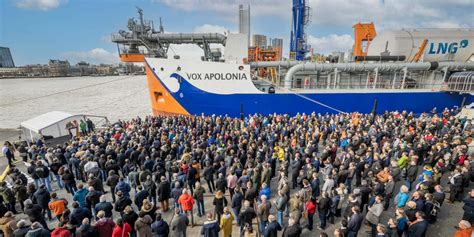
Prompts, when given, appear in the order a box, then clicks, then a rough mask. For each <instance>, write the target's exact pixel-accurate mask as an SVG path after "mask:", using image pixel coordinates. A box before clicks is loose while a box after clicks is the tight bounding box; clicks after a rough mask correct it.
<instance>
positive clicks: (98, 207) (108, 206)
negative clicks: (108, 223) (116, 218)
mask: <svg viewBox="0 0 474 237" xmlns="http://www.w3.org/2000/svg"><path fill="white" fill-rule="evenodd" d="M99 200H100V202H99V203H97V204H95V207H94V210H95V213H98V212H99V211H104V213H105V217H110V218H113V216H112V215H113V213H112V210H113V209H114V207H113V206H112V203H110V202H107V197H106V196H105V195H102V196H100V199H99Z"/></svg>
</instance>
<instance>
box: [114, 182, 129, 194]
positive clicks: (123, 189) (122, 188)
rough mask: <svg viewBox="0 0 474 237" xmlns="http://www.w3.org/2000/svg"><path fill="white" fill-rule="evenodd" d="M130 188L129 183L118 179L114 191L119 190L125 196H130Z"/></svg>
mask: <svg viewBox="0 0 474 237" xmlns="http://www.w3.org/2000/svg"><path fill="white" fill-rule="evenodd" d="M130 190H131V188H130V185H129V184H128V183H125V182H124V181H119V182H118V184H117V186H115V192H118V191H121V192H122V193H123V195H125V196H127V197H130Z"/></svg>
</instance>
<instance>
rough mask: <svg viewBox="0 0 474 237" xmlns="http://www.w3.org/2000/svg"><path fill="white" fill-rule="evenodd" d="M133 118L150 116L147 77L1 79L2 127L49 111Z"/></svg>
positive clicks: (13, 125) (114, 118) (14, 125)
mask: <svg viewBox="0 0 474 237" xmlns="http://www.w3.org/2000/svg"><path fill="white" fill-rule="evenodd" d="M54 110H57V111H64V112H69V113H73V114H74V113H81V114H90V115H101V116H107V117H108V118H109V120H111V121H115V120H118V119H130V118H133V117H136V116H145V115H148V114H150V113H151V107H150V99H149V96H148V88H147V84H146V77H145V76H144V75H143V76H113V77H65V78H32V79H2V80H0V111H1V113H0V128H17V127H18V126H19V125H20V123H21V122H22V121H25V120H28V119H30V118H33V117H35V116H37V115H40V114H43V113H46V112H50V111H54Z"/></svg>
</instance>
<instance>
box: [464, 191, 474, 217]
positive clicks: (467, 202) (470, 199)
mask: <svg viewBox="0 0 474 237" xmlns="http://www.w3.org/2000/svg"><path fill="white" fill-rule="evenodd" d="M463 202H464V205H463V207H462V209H463V210H464V214H463V216H462V219H463V220H466V221H469V222H470V223H471V224H474V189H472V190H471V191H470V192H469V194H468V196H467V197H466V198H465V199H464V200H463Z"/></svg>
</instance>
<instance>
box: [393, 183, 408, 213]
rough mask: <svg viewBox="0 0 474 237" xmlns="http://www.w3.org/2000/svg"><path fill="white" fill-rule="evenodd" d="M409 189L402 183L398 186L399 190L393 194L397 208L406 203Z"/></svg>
mask: <svg viewBox="0 0 474 237" xmlns="http://www.w3.org/2000/svg"><path fill="white" fill-rule="evenodd" d="M408 192H409V189H408V187H407V186H405V185H402V186H401V187H400V192H399V193H398V194H397V195H396V196H395V199H394V202H395V205H396V206H397V208H402V207H404V206H405V205H406V203H407V201H408V198H409V194H408Z"/></svg>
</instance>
